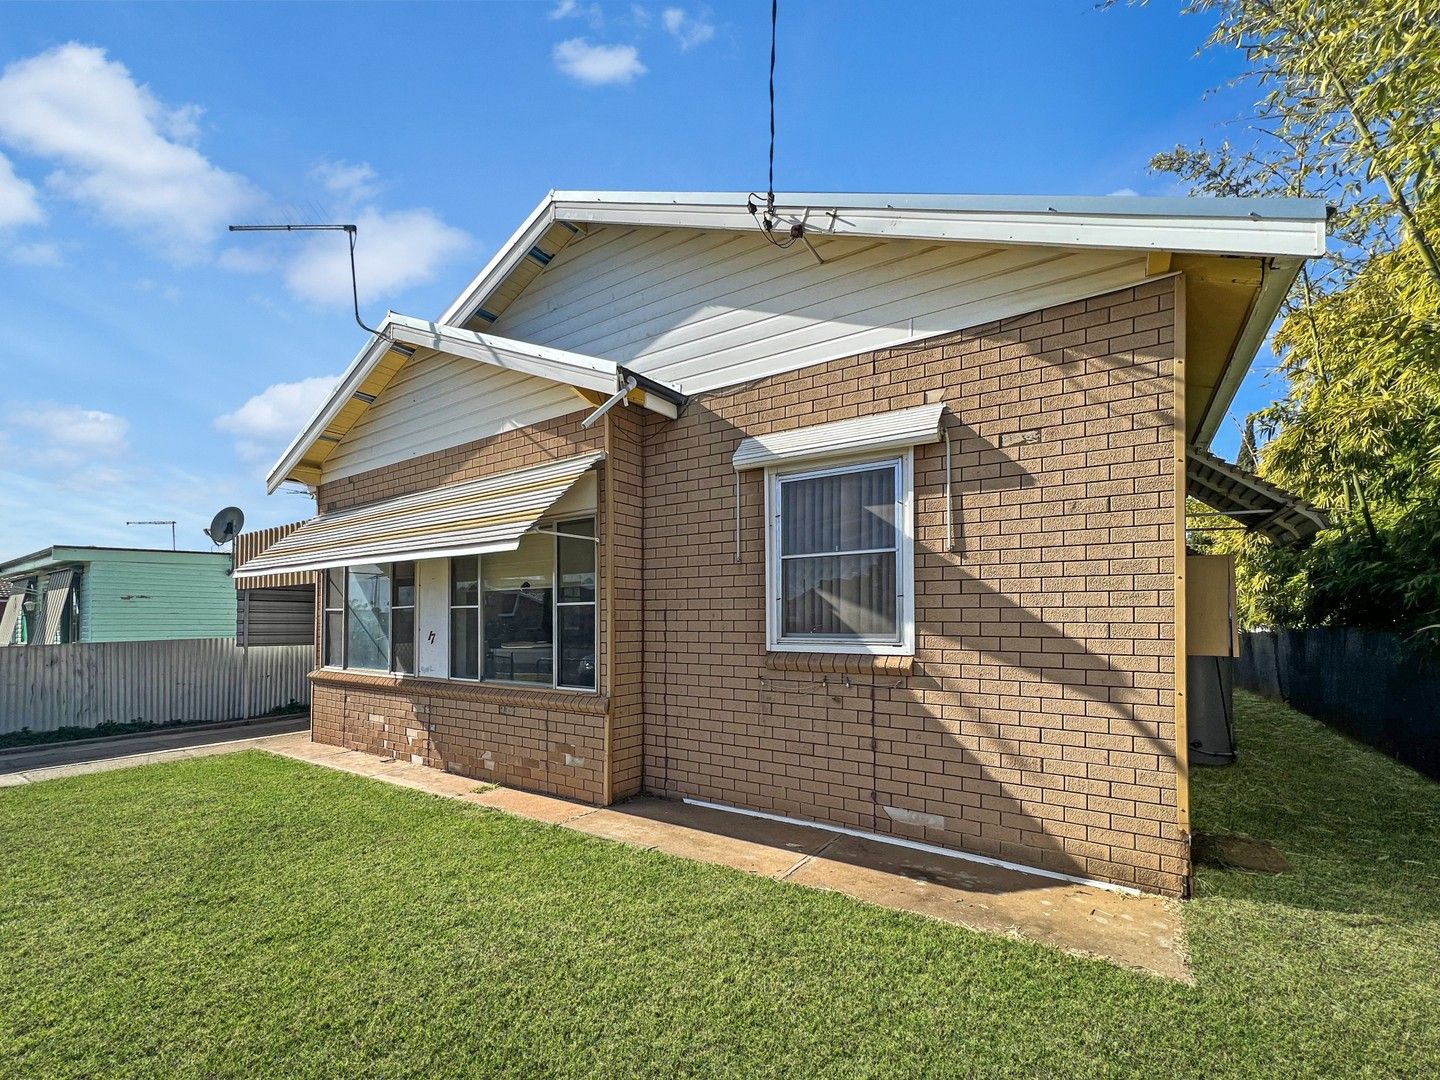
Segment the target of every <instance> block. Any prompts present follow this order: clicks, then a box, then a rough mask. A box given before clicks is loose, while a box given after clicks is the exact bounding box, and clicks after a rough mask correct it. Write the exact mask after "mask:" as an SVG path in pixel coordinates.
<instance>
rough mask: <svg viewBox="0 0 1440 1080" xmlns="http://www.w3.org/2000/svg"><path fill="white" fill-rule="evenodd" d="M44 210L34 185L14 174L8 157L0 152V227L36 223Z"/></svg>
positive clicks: (42, 215) (40, 218) (43, 218)
mask: <svg viewBox="0 0 1440 1080" xmlns="http://www.w3.org/2000/svg"><path fill="white" fill-rule="evenodd" d="M44 220H45V211H44V210H42V209H41V208H40V200H39V198H37V197H36V194H35V185H34V184H32V183H30V181H28V180H26V179H25V178H24V177H23V176H16V175H15V166H13V165H11V164H10V159H9V158H7V157H6V156H5V155H4V154H0V229H3V228H7V227H14V226H16V225H38V224H40V222H42V221H44Z"/></svg>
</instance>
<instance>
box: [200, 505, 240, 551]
mask: <svg viewBox="0 0 1440 1080" xmlns="http://www.w3.org/2000/svg"><path fill="white" fill-rule="evenodd" d="M244 527H245V515H244V514H243V513H242V512H241V510H240V508H239V507H238V506H227V507H225V509H224V510H221V511H220V512H219V513H218V514H216V515H215V517H214V519H212V520H211V522H210V527H209V528H208V529H206V530H205V535H206V536H208V537H210V539H211V540H213V541H214V542H215V543H216V544H228V543H229V542H230V541H231V540H234V539H235V537H236V535H237V534H238V533H239V532H240V530H241V529H243V528H244Z"/></svg>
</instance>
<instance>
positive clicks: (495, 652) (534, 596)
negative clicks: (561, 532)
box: [480, 533, 555, 685]
mask: <svg viewBox="0 0 1440 1080" xmlns="http://www.w3.org/2000/svg"><path fill="white" fill-rule="evenodd" d="M554 559H555V538H554V537H553V536H552V535H547V534H545V533H531V534H529V535H528V536H526V537H524V538H523V539H522V540H521V541H520V546H519V547H518V548H517V549H516V550H515V551H504V552H497V553H496V554H494V555H486V556H485V558H484V559H483V560H482V561H481V567H480V570H481V575H482V581H483V583H484V589H483V612H484V616H483V630H482V633H483V641H482V644H481V648H482V650H483V651H484V654H485V662H484V665H483V666H484V674H485V678H487V679H499V680H503V681H505V682H528V683H544V684H546V685H552V684H553V681H554V668H555V656H554V640H553V637H552V628H553V600H554V598H553V595H552V576H553V567H554Z"/></svg>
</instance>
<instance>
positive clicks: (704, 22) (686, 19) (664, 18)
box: [660, 7, 715, 52]
mask: <svg viewBox="0 0 1440 1080" xmlns="http://www.w3.org/2000/svg"><path fill="white" fill-rule="evenodd" d="M660 21H661V22H662V23H663V24H664V26H665V32H666V33H667V34H669V35H670V36H671V37H673V38H674V39H675V40H676V41H677V42H678V43H679V45H680V48H681V50H682V51H685V52H688V51H689V50H691V49H693V48H695V46H697V45H704V44H705V42H707V41H709V40H710V39H711V38H713V37H714V36H715V24H714V23H713V22H711V21H710V16H709V15H708V14H695V15H691V14H689V13H688V12H686V11H685V9H684V8H678V7H671V8H666V9H665V10H664V11H662V12H661V13H660Z"/></svg>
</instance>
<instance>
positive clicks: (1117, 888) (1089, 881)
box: [681, 799, 1145, 896]
mask: <svg viewBox="0 0 1440 1080" xmlns="http://www.w3.org/2000/svg"><path fill="white" fill-rule="evenodd" d="M681 801H682V802H684V803H686V804H688V805H690V806H703V807H704V808H705V809H707V810H723V811H725V813H727V814H742V815H744V816H745V817H753V818H760V819H762V820H764V821H776V822H779V823H780V824H782V825H799V826H802V827H803V828H807V829H821V830H823V831H824V832H832V833H839V834H840V835H842V836H853V837H856V838H857V839H860V840H874V841H876V842H877V843H881V844H890V845H892V846H894V847H903V848H910V849H911V850H912V851H924V852H928V853H929V854H931V855H944V856H946V857H947V858H951V859H959V860H960V861H961V862H972V863H979V864H980V865H982V866H995V867H999V868H1000V869H1002V870H1014V871H1016V872H1018V873H1021V874H1031V875H1033V876H1035V877H1043V878H1049V879H1050V880H1052V881H1065V882H1069V883H1070V884H1072V885H1086V886H1089V887H1090V888H1092V889H1104V890H1105V891H1106V892H1113V893H1120V894H1122V895H1124V896H1143V895H1145V894H1144V893H1142V892H1141V891H1140V890H1139V889H1136V888H1132V887H1131V886H1129V885H1117V884H1115V883H1114V882H1113V881H1100V880H1098V879H1096V878H1086V877H1080V876H1078V875H1076V874H1064V873H1061V872H1060V871H1059V870H1045V869H1042V868H1041V867H1038V866H1026V865H1025V864H1024V863H1017V862H1010V861H1009V860H1008V859H995V858H991V857H990V856H989V855H973V854H971V853H970V852H968V851H956V850H955V849H953V848H946V847H941V846H940V845H939V844H927V843H925V842H924V841H923V840H910V839H907V838H906V837H903V836H886V835H885V834H883V833H873V832H867V831H866V830H864V829H852V828H850V827H849V826H848V825H828V824H826V823H825V822H821V821H808V820H806V819H804V818H793V817H786V816H785V815H784V814H767V813H765V812H764V811H763V810H746V809H745V808H744V807H741V806H727V805H726V804H725V803H717V802H710V801H709V800H707V799H682V800H681Z"/></svg>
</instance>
